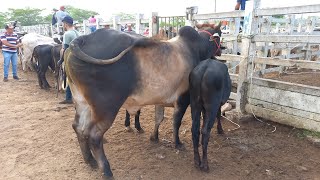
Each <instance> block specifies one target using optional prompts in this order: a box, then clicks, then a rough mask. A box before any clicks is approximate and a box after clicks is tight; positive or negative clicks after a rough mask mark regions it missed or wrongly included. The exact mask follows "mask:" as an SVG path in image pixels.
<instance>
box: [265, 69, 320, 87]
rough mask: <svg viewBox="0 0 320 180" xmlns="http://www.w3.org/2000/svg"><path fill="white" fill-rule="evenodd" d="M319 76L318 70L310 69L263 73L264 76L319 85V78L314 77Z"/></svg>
mask: <svg viewBox="0 0 320 180" xmlns="http://www.w3.org/2000/svg"><path fill="white" fill-rule="evenodd" d="M319 76H320V71H312V70H307V69H299V70H298V69H290V70H288V71H287V73H286V74H281V75H279V73H276V72H274V73H268V74H265V75H264V78H268V79H275V80H278V81H285V82H291V83H297V84H303V85H308V86H316V87H320V78H316V77H319Z"/></svg>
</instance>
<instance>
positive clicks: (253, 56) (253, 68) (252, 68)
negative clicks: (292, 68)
mask: <svg viewBox="0 0 320 180" xmlns="http://www.w3.org/2000/svg"><path fill="white" fill-rule="evenodd" d="M249 57H251V58H252V67H251V74H250V90H249V93H250V94H249V95H248V97H250V95H251V93H252V84H253V83H252V80H253V72H254V70H255V67H254V58H255V53H254V54H253V55H252V56H249ZM248 103H249V105H250V110H251V113H252V115H253V117H254V118H255V119H256V120H257V121H259V122H261V123H265V124H267V125H268V126H272V127H273V128H274V129H273V131H271V132H272V133H274V132H275V131H276V130H277V127H276V126H274V125H272V124H269V123H267V122H264V121H262V120H261V119H259V118H258V117H257V116H256V115H255V113H254V112H253V109H252V105H251V103H250V101H249V102H248Z"/></svg>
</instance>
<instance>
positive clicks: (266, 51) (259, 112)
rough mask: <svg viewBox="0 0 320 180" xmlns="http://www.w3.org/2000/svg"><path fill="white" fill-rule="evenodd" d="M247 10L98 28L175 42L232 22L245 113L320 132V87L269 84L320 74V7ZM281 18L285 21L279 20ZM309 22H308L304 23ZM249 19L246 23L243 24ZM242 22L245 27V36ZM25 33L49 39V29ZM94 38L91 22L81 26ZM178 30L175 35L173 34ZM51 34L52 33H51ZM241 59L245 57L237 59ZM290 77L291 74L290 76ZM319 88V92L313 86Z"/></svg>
mask: <svg viewBox="0 0 320 180" xmlns="http://www.w3.org/2000/svg"><path fill="white" fill-rule="evenodd" d="M247 4H248V8H247V9H246V10H245V11H244V10H238V11H231V12H220V13H211V14H196V13H194V12H192V8H191V9H190V8H189V9H188V8H187V14H188V15H187V16H172V17H161V16H158V13H152V14H151V17H150V18H149V19H145V18H144V17H143V15H141V14H137V16H136V18H135V19H134V20H121V19H119V17H113V20H112V21H106V22H104V21H101V20H98V21H97V28H102V27H104V26H105V25H109V26H110V27H112V28H113V29H117V30H120V28H121V25H123V24H134V25H135V28H136V31H137V33H140V34H142V33H143V29H144V28H146V27H148V28H149V29H150V30H149V36H153V35H157V34H158V33H159V30H160V29H164V30H165V31H166V33H167V34H166V35H167V38H168V39H170V38H171V37H173V36H175V35H176V34H177V33H176V32H177V31H178V30H179V28H180V27H181V26H182V25H184V24H186V23H188V22H189V24H190V25H194V23H195V22H201V21H202V22H210V23H212V22H213V23H217V22H218V21H222V22H226V21H227V22H228V24H226V25H225V26H226V29H228V31H227V33H224V34H223V35H222V42H223V45H224V46H226V47H227V49H226V50H224V51H223V52H224V53H223V54H222V56H221V57H218V59H221V60H223V61H226V64H227V65H228V66H229V70H230V73H231V77H232V80H233V84H234V86H235V88H236V90H234V91H233V92H232V94H231V98H232V99H235V100H236V101H237V103H236V104H237V107H236V108H237V110H238V112H241V113H250V114H255V115H256V116H258V117H262V118H266V119H270V120H273V121H276V122H279V123H282V124H286V125H290V126H294V127H297V128H304V129H308V130H314V131H320V114H319V112H320V104H319V103H318V102H320V87H319V86H320V85H314V84H316V83H304V82H301V81H300V83H299V84H298V83H293V82H284V81H279V79H281V78H274V77H273V78H268V77H269V74H270V73H271V74H272V73H275V74H277V73H278V74H279V75H281V74H287V73H288V72H290V70H292V69H296V70H297V72H301V73H309V74H310V77H312V74H317V73H319V72H318V71H319V70H320V63H319V62H320V58H319V55H320V44H319V42H320V31H319V27H320V26H319V24H320V18H319V16H318V15H315V14H314V13H320V4H314V5H307V6H293V7H281V8H264V9H261V8H260V0H255V1H249V2H247ZM279 16H281V17H282V18H277V17H279ZM303 16H308V18H303ZM241 19H243V20H241ZM240 21H243V27H242V29H241V31H242V32H241V31H240V23H241V22H240ZM43 27H44V28H42V26H41V27H40V26H39V27H38V26H37V27H22V28H23V29H26V30H28V29H29V30H30V28H31V29H32V32H33V31H35V30H39V32H38V33H40V34H43V32H45V33H44V34H45V35H48V34H53V33H50V32H49V33H48V32H47V31H45V30H42V29H46V30H48V27H47V26H46V27H45V26H43ZM77 27H78V28H80V29H81V32H82V33H83V34H87V33H88V27H87V21H86V20H84V21H83V23H80V24H78V25H77ZM170 28H171V29H173V30H174V31H175V32H173V31H171V30H170ZM49 29H50V28H49ZM237 54H241V55H237ZM289 74H290V73H289ZM310 84H311V85H313V86H310Z"/></svg>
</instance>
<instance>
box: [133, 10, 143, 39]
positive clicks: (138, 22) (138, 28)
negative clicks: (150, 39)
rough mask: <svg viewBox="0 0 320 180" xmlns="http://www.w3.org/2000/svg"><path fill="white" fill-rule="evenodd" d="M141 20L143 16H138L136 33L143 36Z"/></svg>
mask: <svg viewBox="0 0 320 180" xmlns="http://www.w3.org/2000/svg"><path fill="white" fill-rule="evenodd" d="M141 19H142V14H139V13H138V14H136V25H135V30H136V33H138V34H142V33H143V32H141V31H142V25H141Z"/></svg>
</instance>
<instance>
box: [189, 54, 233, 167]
mask: <svg viewBox="0 0 320 180" xmlns="http://www.w3.org/2000/svg"><path fill="white" fill-rule="evenodd" d="M189 81H190V101H191V114H192V141H193V148H194V163H195V166H196V167H199V168H200V169H201V170H203V171H208V170H209V167H208V157H207V147H208V142H209V137H210V132H211V128H212V127H213V124H214V121H215V118H217V119H218V125H217V129H218V133H219V134H222V133H223V129H222V126H221V122H220V119H221V106H222V105H223V104H224V103H226V101H227V100H228V99H229V96H230V93H231V79H230V76H229V73H228V68H227V66H226V65H225V64H223V63H221V62H219V61H216V60H212V59H208V60H205V61H202V62H201V63H200V64H199V65H198V66H197V67H195V68H194V69H193V71H192V72H191V73H190V76H189ZM201 112H202V114H203V125H202V129H201V134H202V139H201V144H202V150H203V157H202V161H200V154H199V149H198V148H199V137H200V115H201Z"/></svg>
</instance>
